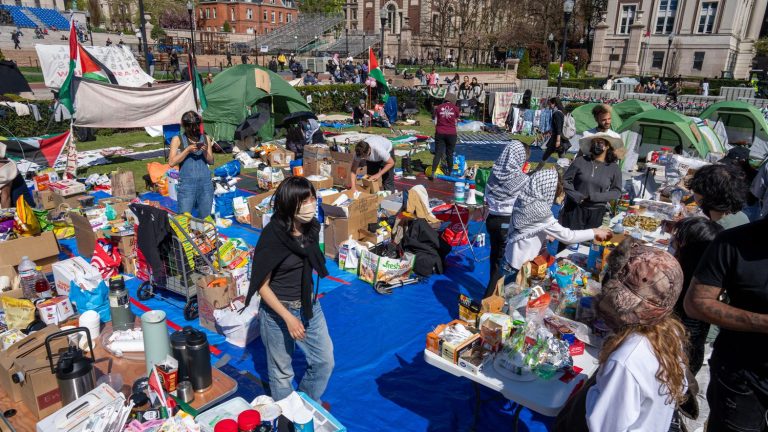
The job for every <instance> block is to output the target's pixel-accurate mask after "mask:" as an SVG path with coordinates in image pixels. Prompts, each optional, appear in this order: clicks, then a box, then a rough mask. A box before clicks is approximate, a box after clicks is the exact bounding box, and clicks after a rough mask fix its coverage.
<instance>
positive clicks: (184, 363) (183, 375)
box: [171, 326, 192, 382]
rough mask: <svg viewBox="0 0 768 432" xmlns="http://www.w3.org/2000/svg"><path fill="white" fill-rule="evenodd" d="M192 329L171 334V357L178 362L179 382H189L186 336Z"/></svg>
mask: <svg viewBox="0 0 768 432" xmlns="http://www.w3.org/2000/svg"><path fill="white" fill-rule="evenodd" d="M191 328H192V327H189V326H187V327H184V329H182V330H179V331H175V332H173V333H172V334H171V355H172V356H173V358H175V359H176V361H178V362H179V381H178V382H182V381H188V380H189V356H188V355H187V334H188V333H189V331H188V330H189V329H191Z"/></svg>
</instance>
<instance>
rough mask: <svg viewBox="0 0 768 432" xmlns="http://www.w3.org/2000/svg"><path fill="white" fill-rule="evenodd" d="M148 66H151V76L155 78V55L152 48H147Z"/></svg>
mask: <svg viewBox="0 0 768 432" xmlns="http://www.w3.org/2000/svg"><path fill="white" fill-rule="evenodd" d="M147 64H148V65H149V76H151V77H152V78H154V77H155V55H154V54H153V53H152V48H147Z"/></svg>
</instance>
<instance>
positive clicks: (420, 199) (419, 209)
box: [405, 185, 439, 223]
mask: <svg viewBox="0 0 768 432" xmlns="http://www.w3.org/2000/svg"><path fill="white" fill-rule="evenodd" d="M405 211H407V212H408V213H411V214H412V215H414V216H416V217H417V218H420V219H425V220H426V221H427V222H429V223H435V222H439V220H438V219H437V218H436V217H435V215H434V214H432V211H431V210H429V195H427V190H426V189H425V188H424V186H422V185H418V186H414V187H412V188H411V190H410V191H408V204H407V206H406V209H405Z"/></svg>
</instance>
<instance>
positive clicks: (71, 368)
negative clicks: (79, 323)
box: [45, 327, 96, 405]
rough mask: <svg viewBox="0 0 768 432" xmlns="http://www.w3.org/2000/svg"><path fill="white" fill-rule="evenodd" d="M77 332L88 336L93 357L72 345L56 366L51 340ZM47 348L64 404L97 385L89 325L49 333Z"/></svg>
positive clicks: (46, 341)
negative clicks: (87, 355) (88, 356)
mask: <svg viewBox="0 0 768 432" xmlns="http://www.w3.org/2000/svg"><path fill="white" fill-rule="evenodd" d="M75 333H85V335H86V337H87V338H88V348H89V349H90V350H91V358H87V357H85V353H84V352H83V350H82V349H80V347H79V346H72V345H70V346H69V347H68V348H67V350H66V351H64V352H62V353H61V354H59V359H58V361H57V362H56V367H54V366H53V356H52V355H51V341H52V340H54V339H58V338H60V337H65V336H68V335H71V334H75ZM45 349H46V351H47V353H48V362H49V364H50V366H51V372H52V373H53V374H54V375H56V381H57V382H58V384H59V393H60V394H61V403H62V404H63V405H67V404H69V403H70V402H73V401H75V400H76V399H78V398H80V397H81V396H83V395H84V394H86V393H88V392H89V391H91V390H93V389H94V387H96V373H95V371H94V369H93V363H94V357H93V342H92V341H91V332H90V331H89V330H88V328H87V327H76V328H73V329H69V330H64V331H60V332H57V333H54V334H52V335H49V336H48V337H47V338H45Z"/></svg>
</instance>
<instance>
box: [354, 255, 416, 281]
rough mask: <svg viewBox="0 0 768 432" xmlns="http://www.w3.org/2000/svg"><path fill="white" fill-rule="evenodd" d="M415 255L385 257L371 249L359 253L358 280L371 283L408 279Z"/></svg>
mask: <svg viewBox="0 0 768 432" xmlns="http://www.w3.org/2000/svg"><path fill="white" fill-rule="evenodd" d="M415 258H416V256H415V255H413V254H409V253H406V254H405V256H404V257H403V259H394V258H387V257H382V256H379V255H376V254H375V253H373V252H371V251H367V250H364V251H361V253H360V275H359V277H360V280H362V281H363V282H368V283H369V284H371V285H374V284H376V283H377V282H384V283H388V284H392V283H397V282H401V281H404V280H406V279H408V278H409V277H410V275H411V271H412V270H413V263H414V259H415Z"/></svg>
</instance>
